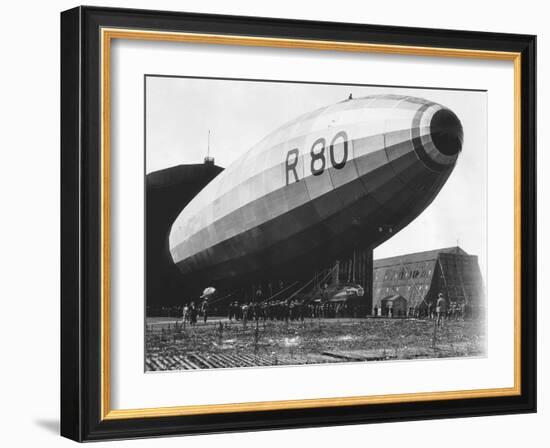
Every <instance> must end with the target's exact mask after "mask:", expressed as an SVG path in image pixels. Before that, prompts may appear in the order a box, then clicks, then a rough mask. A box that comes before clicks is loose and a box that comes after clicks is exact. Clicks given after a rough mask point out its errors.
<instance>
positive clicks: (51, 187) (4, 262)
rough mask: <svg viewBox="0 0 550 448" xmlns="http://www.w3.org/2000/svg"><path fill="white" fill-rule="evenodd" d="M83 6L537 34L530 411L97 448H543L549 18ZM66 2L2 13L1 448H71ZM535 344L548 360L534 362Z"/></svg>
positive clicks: (510, 8) (514, 11)
mask: <svg viewBox="0 0 550 448" xmlns="http://www.w3.org/2000/svg"><path fill="white" fill-rule="evenodd" d="M89 4H98V5H103V6H122V7H136V8H159V9H169V10H170V9H171V10H178V9H180V10H187V11H194V12H210V13H225V14H242V15H251V16H255V15H256V16H272V17H284V18H301V19H317V20H334V21H354V22H363V23H375V24H388V25H403V26H423V27H441V28H450V29H474V30H485V31H495V32H518V33H530V34H538V35H539V40H538V55H539V60H538V68H539V70H538V79H539V89H538V109H539V117H538V123H539V128H538V147H539V156H538V172H539V183H538V193H539V209H538V220H539V239H538V241H539V294H538V295H539V298H540V300H539V302H538V303H539V350H538V352H539V413H538V414H537V415H513V416H499V417H482V418H470V419H458V420H456V419H455V420H439V421H421V422H403V423H392V424H383V425H360V426H344V427H336V428H317V429H302V430H292V431H290V430H288V431H275V432H269V433H267V432H257V433H244V434H243V433H240V434H232V435H213V436H199V437H193V438H186V439H182V438H169V439H155V440H142V441H134V442H128V441H126V442H118V443H117V444H110V445H106V444H98V445H97V446H102V445H105V446H127V445H128V446H156V447H162V446H181V444H193V446H194V447H206V446H218V447H219V446H223V447H224V448H225V447H233V446H238V447H258V446H259V445H260V444H261V446H262V447H268V446H269V447H271V446H273V447H280V446H301V445H302V446H303V445H305V444H308V445H314V446H322V447H325V446H326V447H334V446H338V445H341V444H353V445H355V444H356V445H358V446H360V445H361V444H369V445H375V446H376V445H383V446H399V445H404V444H406V445H407V446H411V447H414V446H422V447H431V446H434V447H435V446H437V447H441V446H444V447H446V448H447V447H461V448H462V447H464V446H468V445H469V446H480V445H482V444H487V443H490V444H491V445H492V446H499V447H517V446H522V445H523V446H535V447H538V446H541V447H542V446H545V445H546V444H547V443H548V426H547V425H548V423H550V411H548V405H549V403H550V393H549V392H548V387H547V384H548V381H545V379H546V378H545V377H547V376H548V374H547V372H548V361H549V359H550V358H549V355H548V348H547V347H548V346H550V345H549V344H550V338H549V335H550V333H549V332H548V330H547V329H546V328H543V326H542V322H543V321H544V320H545V319H546V320H548V319H549V318H550V314H549V312H548V310H549V309H550V308H549V307H548V306H544V303H543V298H544V297H545V296H547V295H548V287H547V285H548V282H547V280H546V279H545V277H549V276H550V272H549V271H548V269H547V263H546V260H547V257H546V256H545V252H546V250H548V249H550V247H549V241H550V240H549V238H548V234H547V233H546V234H545V232H544V231H543V229H544V227H545V226H546V227H548V225H549V224H548V207H545V204H544V202H545V198H546V197H547V194H546V193H547V192H548V190H549V188H550V179H549V176H548V175H545V172H546V171H547V169H548V163H549V159H548V155H547V153H545V152H544V149H545V146H547V144H545V141H544V140H543V139H544V138H545V137H546V135H547V133H546V131H545V125H544V124H545V123H548V121H549V120H550V115H549V113H548V106H549V102H548V97H547V92H548V90H547V88H546V87H545V84H546V83H545V78H547V77H548V75H547V74H545V70H546V68H547V65H548V61H549V56H548V51H547V45H546V40H545V37H546V36H547V35H548V33H549V32H550V29H549V28H548V20H547V17H548V11H545V10H544V9H543V8H544V3H543V2H535V1H529V0H525V1H523V2H521V3H520V4H518V3H517V2H510V3H509V4H507V3H504V2H484V3H482V2H479V1H467V0H464V1H461V2H460V3H453V4H448V3H442V2H438V1H422V2H409V1H399V0H395V1H393V2H391V3H378V2H376V3H366V2H365V3H362V2H354V1H352V0H349V1H346V0H340V1H339V2H336V3H333V2H331V3H328V2H327V3H321V2H313V1H303V2H296V1H283V0H280V1H278V2H269V3H267V2H254V1H245V0H242V1H240V0H233V1H231V2H223V1H213V0H212V1H210V0H200V1H199V0H188V1H186V2H181V1H175V0H174V1H167V0H164V1H163V0H158V1H156V2H150V1H149V2H147V1H131V2H125V1H116V2H112V1H107V0H104V1H100V2H95V1H90V2H89ZM75 5H76V3H74V2H69V1H56V2H43V3H42V2H20V3H19V4H16V3H15V2H10V3H9V4H7V5H4V8H3V11H2V16H3V18H4V23H3V26H2V28H1V31H0V32H1V33H2V39H1V42H2V43H1V46H2V55H3V58H2V61H3V64H2V70H1V71H0V81H1V82H0V86H2V90H1V92H2V93H1V97H0V98H1V102H0V104H1V108H0V115H1V116H0V123H1V128H0V129H1V135H2V140H1V142H2V152H1V154H2V155H1V157H2V159H1V160H2V174H1V175H0V191H1V192H2V193H1V204H2V220H1V221H0V222H1V224H0V226H1V230H0V250H1V253H2V255H3V256H2V257H1V261H0V263H1V271H0V272H2V277H1V279H2V281H1V282H0V285H1V286H0V288H1V290H0V296H1V297H2V299H3V301H2V305H3V307H2V324H1V325H0V348H1V352H0V353H1V354H2V358H1V359H2V368H1V369H0V372H1V373H0V377H1V383H0V384H1V391H2V395H1V396H2V406H1V408H0V409H1V410H0V412H1V418H2V420H1V421H2V423H3V424H2V431H1V432H0V440H1V441H2V444H5V445H6V446H23V445H31V446H32V445H36V446H38V445H39V446H42V447H44V446H58V445H59V446H61V445H63V446H69V444H70V443H72V442H69V441H67V440H63V439H60V438H59V437H58V436H57V431H58V414H59V404H58V402H59V398H58V397H59V348H58V347H59V205H60V204H59V11H61V10H63V9H67V8H70V7H73V6H75ZM543 346H545V347H546V351H545V352H543Z"/></svg>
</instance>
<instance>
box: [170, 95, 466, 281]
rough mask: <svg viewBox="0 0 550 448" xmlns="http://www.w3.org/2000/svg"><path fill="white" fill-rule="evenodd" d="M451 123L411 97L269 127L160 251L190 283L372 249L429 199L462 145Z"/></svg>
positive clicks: (346, 105) (286, 269) (191, 207)
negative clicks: (167, 253)
mask: <svg viewBox="0 0 550 448" xmlns="http://www.w3.org/2000/svg"><path fill="white" fill-rule="evenodd" d="M462 140H463V133H462V127H461V124H460V121H459V119H458V118H457V117H456V115H455V114H454V113H453V112H452V111H450V110H449V109H447V108H446V107H444V106H442V105H440V104H437V103H433V102H430V101H427V100H424V99H421V98H416V97H411V96H397V95H376V96H368V97H363V98H357V99H349V100H345V101H342V102H339V103H337V104H333V105H330V106H327V107H324V108H321V109H318V110H315V111H313V112H311V113H308V114H305V115H303V116H300V117H298V118H297V119H295V120H293V121H291V122H289V123H287V124H286V125H284V126H282V127H281V128H279V129H277V130H276V131H274V132H273V133H271V134H270V135H268V136H267V137H265V138H264V139H263V140H262V141H260V142H259V143H258V144H256V145H255V146H254V147H252V148H251V149H250V150H248V151H247V152H245V153H244V154H243V155H242V156H241V157H239V158H238V159H237V160H235V162H234V163H232V164H231V165H230V166H229V167H228V168H227V169H226V170H224V171H223V172H222V173H221V174H220V175H218V176H217V177H216V178H215V179H214V180H212V181H211V182H210V183H209V184H208V185H207V186H206V187H205V188H204V189H203V190H202V191H201V192H200V193H199V194H198V195H197V196H196V197H195V198H194V199H193V200H192V201H191V202H190V203H189V204H188V205H187V207H185V209H184V210H183V211H182V212H181V213H180V215H179V216H178V217H177V219H176V220H175V221H174V223H173V225H172V228H171V232H170V236H169V248H170V253H171V256H172V259H173V261H174V263H175V264H176V265H177V267H178V268H179V270H180V271H181V273H182V274H184V275H185V276H186V277H187V278H188V279H189V280H190V281H193V280H197V281H198V280H199V279H200V281H208V282H209V284H216V283H217V284H221V283H225V282H233V283H235V282H238V281H243V282H246V281H251V280H255V279H277V278H291V277H293V276H295V275H297V274H298V273H299V272H300V271H302V270H307V269H309V270H312V269H316V268H318V267H321V266H322V265H323V263H326V262H327V261H328V260H334V259H335V258H338V257H340V256H344V255H346V254H349V251H350V250H353V249H354V248H359V247H375V246H376V245H378V244H380V243H382V242H383V241H384V240H386V239H388V238H389V237H391V236H392V235H393V234H395V233H396V232H397V231H399V230H400V229H401V228H403V227H404V226H406V225H407V224H409V223H410V222H411V221H412V220H413V219H414V218H415V217H416V216H418V215H419V214H420V213H421V212H422V211H423V210H424V209H425V208H426V207H427V206H428V205H429V204H430V203H431V202H432V200H433V199H434V197H435V196H436V195H437V193H438V192H439V191H440V189H441V187H442V186H443V184H444V183H445V181H446V180H447V178H448V176H449V175H450V173H451V172H452V170H453V167H454V166H455V164H456V161H457V157H458V155H459V153H460V151H461V148H462Z"/></svg>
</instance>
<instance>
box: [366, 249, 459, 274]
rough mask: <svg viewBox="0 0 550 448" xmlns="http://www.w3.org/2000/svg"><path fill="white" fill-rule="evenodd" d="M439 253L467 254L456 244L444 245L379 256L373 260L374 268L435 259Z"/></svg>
mask: <svg viewBox="0 0 550 448" xmlns="http://www.w3.org/2000/svg"><path fill="white" fill-rule="evenodd" d="M440 254H456V255H467V256H468V255H469V254H468V253H467V252H466V251H464V250H463V249H461V248H460V247H458V246H454V247H446V248H443V249H435V250H428V251H425V252H415V253H412V254H407V255H399V256H397V257H389V258H380V259H379V260H374V261H373V267H374V269H378V268H383V267H388V266H394V265H396V264H403V263H417V262H419V261H430V260H436V259H437V258H438V257H439V255H440Z"/></svg>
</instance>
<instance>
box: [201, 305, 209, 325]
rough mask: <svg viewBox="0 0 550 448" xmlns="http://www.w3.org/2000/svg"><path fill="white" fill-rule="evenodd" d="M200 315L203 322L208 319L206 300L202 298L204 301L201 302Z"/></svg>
mask: <svg viewBox="0 0 550 448" xmlns="http://www.w3.org/2000/svg"><path fill="white" fill-rule="evenodd" d="M202 315H203V319H204V323H206V321H207V320H208V300H207V299H204V302H202Z"/></svg>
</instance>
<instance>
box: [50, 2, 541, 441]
mask: <svg viewBox="0 0 550 448" xmlns="http://www.w3.org/2000/svg"><path fill="white" fill-rule="evenodd" d="M116 40H135V41H149V42H171V43H174V44H177V42H185V43H187V44H197V45H213V46H221V47H222V48H223V46H226V45H232V46H238V47H242V48H253V49H255V50H256V52H260V53H261V51H262V49H266V48H281V49H286V50H288V51H298V50H300V51H321V52H322V51H326V52H336V53H338V52H345V53H346V54H352V55H353V54H359V55H360V54H365V53H368V54H376V55H403V56H408V57H410V58H437V57H441V58H452V59H457V60H466V61H470V60H487V61H508V62H510V63H512V64H513V73H514V75H513V84H512V85H510V95H512V96H513V103H514V119H513V123H514V129H513V135H514V145H513V146H514V155H513V157H514V179H513V185H514V216H513V217H512V216H510V220H513V229H514V231H513V232H514V241H513V243H511V244H513V246H514V250H513V253H514V260H509V261H510V263H513V264H514V291H510V294H511V295H512V296H513V303H514V318H513V319H514V323H513V331H514V334H513V338H512V339H513V341H514V342H513V348H511V349H512V350H513V353H514V366H513V378H514V384H513V386H512V387H496V388H482V389H472V390H458V391H438V392H409V393H400V394H388V395H385V394H381V395H368V396H344V397H329V398H327V397H322V396H319V397H316V398H310V399H296V400H288V399H286V400H275V401H256V402H250V401H248V402H233V403H221V404H204V405H187V404H186V403H181V405H178V406H166V407H145V408H132V409H113V408H112V406H111V394H112V392H113V385H112V384H111V357H112V356H113V352H112V351H111V343H110V341H111V333H110V332H111V329H112V326H111V321H110V317H111V315H112V307H113V304H112V302H111V285H112V284H113V283H114V282H116V278H114V277H113V274H112V272H111V268H110V262H111V257H110V251H111V245H112V244H114V241H115V238H117V235H114V234H112V232H111V217H112V216H113V212H112V210H113V206H114V204H113V202H112V201H111V196H110V193H111V185H112V184H113V183H114V179H113V176H114V175H115V174H114V172H113V170H112V168H113V167H112V165H111V161H112V152H111V151H112V135H113V134H114V132H113V129H112V128H111V113H112V110H111V99H112V95H113V92H112V91H111V84H110V76H111V70H112V65H111V64H112V63H113V60H112V59H111V56H112V53H111V48H112V43H113V42H114V41H116ZM137 94H141V92H138V93H137ZM535 142H536V37H535V36H530V35H517V34H502V33H487V32H473V31H456V30H437V29H421V28H403V27H392V26H380V25H364V24H350V23H330V22H313V21H300V20H284V19H272V18H258V17H237V16H221V15H207V14H194V13H182V12H168V11H145V10H131V9H113V8H100V7H77V8H74V9H71V10H68V11H65V12H63V13H61V434H62V435H63V436H65V437H68V438H70V439H73V440H76V441H92V440H104V439H120V438H138V437H154V436H163V435H186V434H198V433H215V432H232V431H248V430H269V429H281V428H299V427H314V426H330V425H342V424H364V423H375V422H388V421H402V420H419V419H435V418H452V417H467V416H480V415H498V414H510V413H528V412H536V383H537V379H536V152H535V151H536V144H535ZM117 169H119V170H120V169H123V168H120V167H117ZM510 181H511V179H510Z"/></svg>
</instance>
